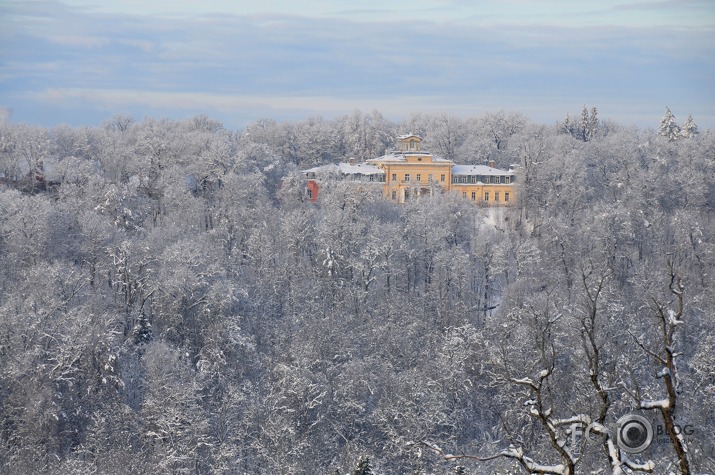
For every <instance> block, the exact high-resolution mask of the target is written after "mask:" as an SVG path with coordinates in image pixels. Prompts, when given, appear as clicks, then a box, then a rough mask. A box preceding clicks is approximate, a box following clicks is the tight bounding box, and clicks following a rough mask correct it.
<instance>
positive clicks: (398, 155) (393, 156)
mask: <svg viewBox="0 0 715 475" xmlns="http://www.w3.org/2000/svg"><path fill="white" fill-rule="evenodd" d="M408 155H409V156H411V157H432V162H435V163H451V162H450V161H449V160H446V159H444V158H441V157H435V156H433V155H432V154H431V153H429V152H400V151H397V150H396V151H394V152H390V153H387V154H385V155H383V156H382V157H377V158H370V159H368V160H366V161H367V162H369V163H381V162H406V161H407V156H408Z"/></svg>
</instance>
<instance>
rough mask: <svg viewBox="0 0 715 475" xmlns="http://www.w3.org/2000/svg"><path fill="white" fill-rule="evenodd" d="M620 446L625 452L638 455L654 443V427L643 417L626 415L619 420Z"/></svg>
mask: <svg viewBox="0 0 715 475" xmlns="http://www.w3.org/2000/svg"><path fill="white" fill-rule="evenodd" d="M617 425H618V446H619V447H620V448H621V450H623V451H624V452H628V453H629V454H637V453H640V452H643V451H644V450H645V449H647V448H648V446H649V445H650V443H651V442H652V441H653V427H652V426H651V425H650V422H648V419H646V418H645V417H643V416H638V415H636V414H626V415H625V416H623V417H621V418H620V419H618V422H617Z"/></svg>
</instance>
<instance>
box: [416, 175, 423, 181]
mask: <svg viewBox="0 0 715 475" xmlns="http://www.w3.org/2000/svg"><path fill="white" fill-rule="evenodd" d="M417 181H422V175H420V174H419V173H418V174H417Z"/></svg>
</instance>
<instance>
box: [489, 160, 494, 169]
mask: <svg viewBox="0 0 715 475" xmlns="http://www.w3.org/2000/svg"><path fill="white" fill-rule="evenodd" d="M495 166H496V163H494V160H489V168H494V167H495Z"/></svg>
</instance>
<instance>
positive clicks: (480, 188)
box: [304, 134, 516, 206]
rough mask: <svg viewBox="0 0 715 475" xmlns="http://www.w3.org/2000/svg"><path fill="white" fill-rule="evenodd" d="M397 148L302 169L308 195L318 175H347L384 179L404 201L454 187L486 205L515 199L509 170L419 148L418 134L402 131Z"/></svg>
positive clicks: (314, 191)
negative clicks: (361, 158)
mask: <svg viewBox="0 0 715 475" xmlns="http://www.w3.org/2000/svg"><path fill="white" fill-rule="evenodd" d="M397 139H398V144H399V149H398V150H394V151H391V152H389V153H386V154H385V155H383V156H381V157H377V158H373V159H369V160H366V162H365V163H360V164H356V163H355V162H354V160H350V163H341V164H338V165H327V166H323V167H316V168H311V169H310V170H305V171H304V174H305V175H306V177H307V178H308V180H309V181H308V187H307V193H308V194H309V198H310V199H311V201H315V200H317V198H318V190H319V181H320V179H321V177H322V179H335V177H339V178H340V179H349V180H357V181H369V182H373V183H375V184H378V183H380V184H383V190H384V194H385V196H386V197H388V198H390V199H392V200H394V201H397V202H399V203H404V202H405V201H408V200H410V199H413V198H415V197H418V196H432V195H434V194H435V193H444V192H456V193H459V194H460V196H462V197H463V198H465V199H468V200H471V201H475V202H479V203H482V204H486V205H490V206H504V205H510V204H513V203H514V202H515V199H516V195H515V191H514V189H515V184H514V183H515V175H514V171H513V170H508V171H504V170H500V169H498V168H495V167H494V163H493V162H490V163H489V165H455V164H454V163H453V162H452V161H451V160H445V159H443V158H439V157H435V156H434V155H432V154H431V153H429V152H426V151H423V150H422V149H421V148H422V137H420V136H419V135H412V134H409V135H401V136H399V137H398V138H397Z"/></svg>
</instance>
